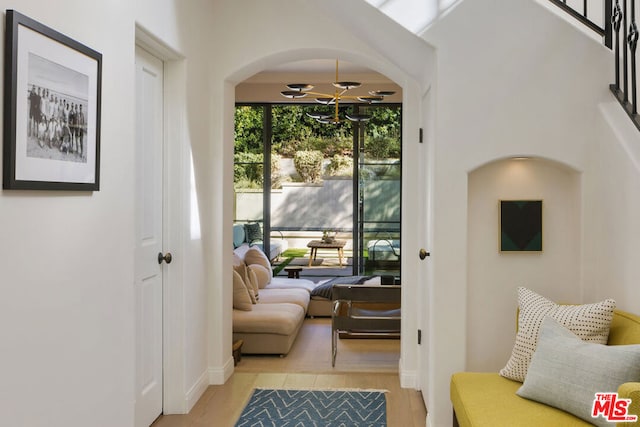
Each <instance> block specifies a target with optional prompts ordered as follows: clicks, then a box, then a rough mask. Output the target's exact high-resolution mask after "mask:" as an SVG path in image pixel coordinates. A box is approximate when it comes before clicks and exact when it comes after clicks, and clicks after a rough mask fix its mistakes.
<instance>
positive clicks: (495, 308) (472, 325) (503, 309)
mask: <svg viewBox="0 0 640 427" xmlns="http://www.w3.org/2000/svg"><path fill="white" fill-rule="evenodd" d="M468 192H469V198H468V205H467V221H468V233H467V349H466V352H467V354H466V369H468V370H471V371H480V372H492V371H493V372H495V371H498V370H499V369H501V368H502V367H504V365H505V363H506V362H507V360H508V359H509V356H510V355H511V349H512V347H513V339H514V336H515V320H516V298H517V288H518V287H519V286H524V287H527V288H530V289H532V290H534V291H535V292H538V293H539V294H541V295H543V296H546V297H547V298H549V299H552V300H555V301H564V302H573V301H581V298H582V296H581V292H580V288H579V286H577V285H579V283H580V261H581V260H580V255H581V247H582V244H581V204H580V194H581V185H580V174H579V173H577V172H576V171H574V170H571V169H570V168H568V167H566V166H563V165H560V164H557V163H555V162H550V161H547V160H544V159H536V158H530V159H528V160H514V159H505V160H499V161H495V162H492V163H489V164H487V165H484V166H481V167H480V168H478V169H476V170H474V171H473V172H471V173H470V174H469V184H468ZM499 200H542V229H543V236H542V244H543V251H542V252H518V253H514V252H500V251H499V249H498V241H499V234H500V231H499V230H500V227H499V217H500V208H499Z"/></svg>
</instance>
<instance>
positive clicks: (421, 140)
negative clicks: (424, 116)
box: [419, 128, 423, 143]
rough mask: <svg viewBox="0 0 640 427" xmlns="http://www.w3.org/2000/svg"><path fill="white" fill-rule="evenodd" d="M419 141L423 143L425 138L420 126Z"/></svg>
mask: <svg viewBox="0 0 640 427" xmlns="http://www.w3.org/2000/svg"><path fill="white" fill-rule="evenodd" d="M419 142H420V143H422V142H423V139H422V128H420V139H419Z"/></svg>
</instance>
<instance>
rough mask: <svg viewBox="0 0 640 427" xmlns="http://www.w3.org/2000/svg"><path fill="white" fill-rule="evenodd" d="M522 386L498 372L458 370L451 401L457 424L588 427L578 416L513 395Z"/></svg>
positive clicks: (462, 426) (468, 426) (467, 426)
mask: <svg viewBox="0 0 640 427" xmlns="http://www.w3.org/2000/svg"><path fill="white" fill-rule="evenodd" d="M520 386H522V384H521V383H519V382H517V381H512V380H509V379H507V378H504V377H501V376H500V375H498V373H497V372H492V373H486V372H458V373H456V374H453V375H452V376H451V386H450V394H451V402H452V404H453V409H454V410H455V413H456V418H457V419H458V424H459V425H460V427H495V426H518V427H541V426H562V427H578V426H585V427H588V426H590V425H591V424H589V423H586V422H585V421H583V420H581V419H580V418H578V417H576V416H574V415H571V414H569V413H568V412H565V411H562V410H560V409H557V408H553V407H551V406H548V405H545V404H543V403H538V402H534V401H532V400H528V399H524V398H522V397H520V396H518V395H516V391H517V390H518V388H520Z"/></svg>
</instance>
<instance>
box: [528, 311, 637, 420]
mask: <svg viewBox="0 0 640 427" xmlns="http://www.w3.org/2000/svg"><path fill="white" fill-rule="evenodd" d="M635 381H640V344H639V345H614V346H607V345H603V344H593V343H588V342H585V341H582V340H581V339H580V338H579V337H578V336H577V335H576V334H574V333H573V332H571V331H569V330H568V329H567V328H565V327H564V326H562V325H560V324H559V323H558V322H557V321H556V320H554V319H553V318H551V317H546V318H545V319H544V320H543V322H542V327H541V329H540V335H539V337H538V347H537V348H536V351H535V353H533V357H532V358H531V364H530V365H529V370H528V372H527V377H526V378H525V380H524V384H523V385H522V387H520V388H519V389H518V391H517V392H516V394H517V395H518V396H521V397H524V398H527V399H531V400H535V401H537V402H541V403H544V404H547V405H549V406H553V407H555V408H558V409H562V410H563V411H566V412H569V413H571V414H573V415H575V416H576V417H579V418H582V419H583V420H585V421H587V422H589V423H592V424H595V425H597V426H603V427H607V426H609V427H610V426H611V425H612V424H611V423H610V422H608V421H607V420H606V419H605V418H604V417H603V416H599V417H597V418H593V417H592V416H591V414H592V409H593V401H594V399H595V395H596V393H606V392H616V391H617V390H618V387H619V386H620V385H621V384H623V383H626V382H635Z"/></svg>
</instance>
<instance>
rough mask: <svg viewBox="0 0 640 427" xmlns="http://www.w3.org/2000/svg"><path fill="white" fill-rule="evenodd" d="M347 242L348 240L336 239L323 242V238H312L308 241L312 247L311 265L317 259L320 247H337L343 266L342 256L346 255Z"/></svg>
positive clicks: (308, 245)
mask: <svg viewBox="0 0 640 427" xmlns="http://www.w3.org/2000/svg"><path fill="white" fill-rule="evenodd" d="M346 244H347V241H346V240H334V241H333V242H323V241H322V240H312V241H310V242H309V243H307V247H308V248H311V253H310V254H309V267H311V263H312V262H313V261H314V260H315V259H316V256H317V255H318V249H337V250H338V260H339V261H340V267H342V257H343V255H344V245H346Z"/></svg>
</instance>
